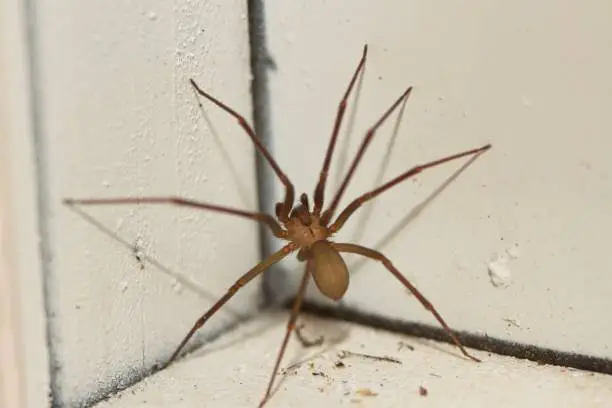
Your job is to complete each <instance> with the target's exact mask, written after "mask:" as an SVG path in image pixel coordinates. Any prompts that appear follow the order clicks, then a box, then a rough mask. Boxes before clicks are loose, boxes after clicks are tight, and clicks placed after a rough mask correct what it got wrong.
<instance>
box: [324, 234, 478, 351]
mask: <svg viewBox="0 0 612 408" xmlns="http://www.w3.org/2000/svg"><path fill="white" fill-rule="evenodd" d="M332 245H333V247H334V248H336V250H338V252H348V253H353V254H358V255H362V256H365V257H367V258H370V259H373V260H375V261H380V262H381V263H382V264H383V265H384V266H385V267H386V268H387V269H388V270H389V272H391V273H392V274H393V276H395V277H396V278H397V279H398V280H399V281H400V282H401V283H402V284H403V285H404V286H405V287H406V288H407V289H408V290H410V292H411V293H412V294H413V295H414V296H415V297H416V298H417V299H418V300H419V302H421V304H422V305H423V307H425V309H427V310H429V311H430V312H431V313H432V314H433V315H434V317H435V318H436V320H437V321H438V322H439V323H440V325H442V327H443V328H444V330H445V331H446V333H448V335H449V336H450V338H451V339H452V340H453V342H454V343H455V345H457V347H459V350H461V352H462V353H463V355H464V356H466V357H468V358H469V359H471V360H474V361H476V362H480V360H479V359H478V358H476V357H474V356H472V355H471V354H470V353H468V351H467V350H466V349H465V347H463V344H461V342H460V341H459V338H457V336H456V335H455V333H453V331H452V330H451V328H450V327H448V324H446V322H445V321H444V319H443V318H442V316H440V313H438V311H437V310H436V308H435V307H434V305H432V304H431V302H430V301H429V300H427V298H425V296H423V295H422V294H421V292H419V290H418V289H417V288H416V287H415V286H414V285H413V284H412V283H410V281H409V280H408V279H406V277H405V276H404V275H402V274H401V272H400V271H398V270H397V268H396V267H395V266H393V264H392V263H391V261H390V260H389V259H388V258H387V257H386V256H384V255H383V254H382V253H380V252H378V251H376V250H374V249H370V248H366V247H364V246H361V245H356V244H347V243H344V244H338V243H332Z"/></svg>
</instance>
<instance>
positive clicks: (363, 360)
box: [99, 312, 612, 408]
mask: <svg viewBox="0 0 612 408" xmlns="http://www.w3.org/2000/svg"><path fill="white" fill-rule="evenodd" d="M286 319H287V315H286V314H285V313H282V312H278V313H266V314H262V315H261V316H260V317H258V318H257V319H255V320H254V321H251V322H248V323H245V324H244V325H242V326H240V327H239V328H237V329H236V330H234V331H232V332H230V333H228V334H226V335H225V336H223V337H222V338H221V339H219V340H217V341H215V342H212V343H210V344H207V345H206V346H204V347H203V348H202V349H200V350H198V351H196V352H195V353H193V354H192V355H190V356H188V357H186V358H185V359H183V360H182V361H179V362H178V363H176V364H174V365H173V366H171V367H169V368H168V369H166V370H164V371H162V372H159V373H157V374H155V375H153V376H151V377H149V378H147V379H145V380H144V381H142V382H141V383H139V384H136V385H135V386H134V387H132V388H130V389H127V390H125V391H123V392H122V393H121V394H119V395H117V396H115V397H113V398H112V399H110V400H108V401H105V402H103V403H101V404H99V408H128V407H129V408H137V407H142V408H144V407H149V408H152V407H173V408H174V407H175V408H182V407H184V408H187V407H189V408H191V407H204V408H208V407H234V408H240V407H250V408H255V407H257V406H258V404H259V401H260V398H261V396H262V395H263V392H264V390H265V388H266V386H267V383H268V378H269V376H270V372H271V369H272V366H273V363H274V359H275V356H276V352H277V349H278V347H279V345H280V343H281V341H282V337H283V334H284V331H285V324H286ZM300 324H303V325H304V326H303V329H302V333H303V336H304V337H306V338H309V339H312V340H315V339H317V338H318V337H319V336H323V337H324V340H323V344H321V345H319V346H313V347H309V348H304V347H303V346H302V344H301V343H300V342H298V341H297V340H296V339H295V338H293V339H292V340H291V341H290V346H289V347H288V349H287V352H286V354H285V359H284V360H283V363H282V365H281V367H282V369H281V370H280V375H279V376H278V377H277V381H276V385H275V392H274V394H273V396H272V397H271V399H270V400H269V402H268V404H267V405H266V408H274V407H295V408H300V407H304V408H306V407H308V408H312V407H336V406H350V407H353V406H354V407H413V408H419V407H427V408H437V407H444V408H451V407H461V408H468V407H496V408H506V407H507V408H510V407H512V408H528V407H556V408H563V407H576V408H578V407H589V408H598V407H602V408H603V407H612V376H607V375H603V374H596V373H591V372H584V371H579V370H575V369H568V368H564V367H555V366H546V365H538V364H537V363H534V362H530V361H525V360H518V359H515V358H511V357H505V356H498V355H492V354H490V353H486V352H479V351H474V354H475V355H476V356H477V357H479V358H481V359H482V360H483V362H482V363H474V362H472V361H469V360H467V359H465V358H463V357H462V355H461V354H460V353H459V352H458V350H457V349H455V348H454V347H453V346H451V345H449V344H444V343H437V342H434V341H430V340H424V339H419V338H414V337H409V336H403V335H398V334H394V333H388V332H385V331H381V330H375V329H371V328H368V327H363V326H359V325H355V324H352V323H345V322H340V321H335V320H324V319H320V318H316V317H313V316H303V317H302V318H301V319H300Z"/></svg>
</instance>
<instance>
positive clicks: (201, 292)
mask: <svg viewBox="0 0 612 408" xmlns="http://www.w3.org/2000/svg"><path fill="white" fill-rule="evenodd" d="M68 208H69V209H70V210H71V211H73V212H74V213H75V214H77V215H78V216H79V217H81V218H83V219H84V220H85V221H86V222H88V223H89V224H91V225H92V226H94V227H95V228H96V229H98V231H100V232H101V233H103V234H104V235H106V236H108V237H110V238H111V239H113V240H114V241H116V242H118V243H119V244H121V245H122V246H123V247H125V248H127V249H128V250H129V251H130V252H132V253H134V254H135V253H136V252H137V251H138V249H139V248H137V247H136V245H135V244H131V243H130V242H128V241H127V240H126V239H124V238H122V237H121V236H119V235H118V234H117V233H115V232H113V231H112V230H111V229H110V228H108V227H106V226H105V225H104V224H102V223H101V222H100V221H98V220H97V219H95V218H94V217H93V216H92V215H90V214H89V213H87V212H86V211H84V210H83V209H81V208H80V207H79V206H77V205H68ZM135 256H136V258H137V260H138V261H139V262H140V261H141V260H142V261H146V262H147V263H149V264H151V265H152V266H154V270H156V271H158V272H159V273H162V274H164V275H166V276H167V277H169V278H170V279H172V280H174V281H176V282H178V283H180V284H181V285H182V286H183V287H185V288H187V289H188V290H190V291H191V292H193V293H195V294H196V295H198V296H199V297H200V298H202V299H205V300H207V301H209V302H216V301H217V300H218V299H219V296H217V295H214V294H212V293H211V292H209V291H207V290H206V289H204V288H202V286H201V285H200V284H198V283H197V282H194V281H193V280H191V279H189V278H187V277H186V276H184V275H182V274H180V273H177V272H175V271H173V270H172V269H171V268H170V267H168V266H166V265H164V264H163V263H161V262H160V261H158V260H157V259H155V258H153V257H151V256H149V255H147V254H145V253H142V252H140V253H138V255H135ZM223 311H225V312H227V313H228V314H230V315H232V317H233V318H235V319H236V320H238V321H241V320H244V319H245V318H246V315H244V314H241V313H239V312H238V311H236V310H233V309H232V308H231V307H229V306H226V307H224V308H223Z"/></svg>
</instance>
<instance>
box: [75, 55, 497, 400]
mask: <svg viewBox="0 0 612 408" xmlns="http://www.w3.org/2000/svg"><path fill="white" fill-rule="evenodd" d="M367 51H368V48H367V45H366V46H364V48H363V55H362V57H361V60H360V61H359V65H358V66H357V69H356V70H355V72H354V74H353V76H352V79H351V81H350V83H349V85H348V87H347V89H346V91H345V93H344V96H343V97H342V100H341V101H340V104H339V105H338V111H337V115H336V119H335V122H334V127H333V130H332V134H331V138H330V141H329V145H328V147H327V151H326V153H325V159H324V161H323V167H322V169H321V172H320V175H319V182H318V183H317V186H316V188H315V191H314V205H313V206H312V210H311V209H310V203H309V200H308V196H307V195H306V194H305V193H303V194H302V195H300V197H299V203H298V204H296V205H295V206H294V198H295V191H294V188H293V184H292V183H291V181H290V180H289V178H288V177H287V176H286V175H285V173H283V171H282V170H281V169H280V167H279V166H278V164H277V163H276V161H275V160H274V159H273V158H272V156H271V155H270V152H269V151H268V150H267V149H266V148H265V147H264V146H263V145H262V144H261V142H260V140H259V138H258V137H257V136H256V135H255V131H254V130H253V128H252V127H251V126H250V125H249V124H248V123H247V121H246V119H245V118H244V117H243V116H242V115H240V114H239V113H237V112H236V111H234V110H233V109H232V108H230V107H229V106H227V105H225V104H224V103H223V102H221V101H219V100H218V99H216V98H215V97H213V96H211V95H210V94H208V93H207V92H205V91H203V90H202V89H200V87H199V86H198V85H197V84H196V83H195V82H194V81H193V80H192V79H191V80H190V82H191V85H193V87H194V89H195V90H196V92H197V93H198V94H200V95H201V96H202V97H204V98H206V99H208V100H209V101H210V102H212V103H214V104H215V105H217V106H218V107H219V108H221V109H223V110H224V111H225V112H227V113H228V114H230V115H231V116H233V117H234V118H236V120H237V121H238V123H239V124H240V126H241V127H242V128H243V129H244V130H245V132H246V133H247V134H248V135H249V137H250V138H251V140H252V142H253V143H254V144H255V147H256V148H257V150H258V151H259V152H260V153H261V154H263V156H264V157H265V158H266V160H267V162H268V163H269V164H270V166H272V169H273V170H274V173H276V176H277V177H278V178H279V179H280V181H281V183H282V184H283V185H284V188H285V197H284V200H283V201H282V202H278V203H277V204H276V208H275V212H276V219H275V218H274V217H272V216H271V215H269V214H266V213H262V212H251V211H244V210H239V209H234V208H230V207H225V206H220V205H215V204H209V203H203V202H199V201H193V200H187V199H183V198H180V197H134V198H94V199H66V200H64V203H65V204H68V205H75V204H80V205H101V204H135V203H145V204H174V205H179V206H186V207H194V208H199V209H205V210H210V211H216V212H220V213H225V214H231V215H236V216H239V217H243V218H248V219H251V220H255V221H258V222H261V223H264V224H265V225H267V226H268V227H269V228H270V230H271V232H272V234H274V236H276V237H277V238H280V239H282V240H285V241H288V243H287V244H286V245H285V246H284V247H283V248H282V249H280V250H279V251H277V252H276V253H274V254H272V255H270V256H269V257H268V258H266V259H264V260H263V261H261V262H260V263H258V264H257V265H255V267H253V269H251V270H250V271H248V272H247V273H245V274H244V275H243V276H242V277H240V279H238V280H237V281H236V282H235V283H234V284H233V285H232V286H231V287H230V288H229V289H228V291H227V292H226V294H225V295H223V296H222V297H221V298H220V299H219V300H218V301H217V302H216V303H215V304H214V305H213V306H212V307H211V308H210V309H209V310H208V311H207V312H206V313H204V314H203V315H202V316H201V317H200V318H199V319H198V320H197V321H196V322H195V324H194V325H193V327H192V328H191V330H189V332H188V333H187V335H186V336H185V337H184V339H183V341H181V343H180V344H179V346H178V347H177V348H176V351H175V352H174V353H173V354H172V356H171V357H170V359H169V360H168V362H167V363H166V364H165V365H164V367H166V366H167V365H169V364H170V363H172V362H173V361H174V360H175V359H176V358H177V357H178V356H179V354H180V352H181V351H182V350H183V347H184V346H185V345H186V344H187V342H188V341H189V339H190V338H191V337H192V336H193V335H194V334H195V332H196V331H198V330H199V329H200V328H201V327H202V326H203V325H204V324H205V323H206V322H207V321H208V319H210V318H211V317H212V316H213V315H214V314H215V313H216V312H217V311H218V310H219V309H220V308H221V307H222V306H223V305H224V304H225V303H226V302H227V301H228V300H229V299H230V298H231V297H232V296H234V294H235V293H236V292H237V291H238V290H239V289H240V288H241V287H243V286H244V285H246V284H247V283H249V282H250V281H251V280H252V279H253V278H255V277H256V276H258V275H259V274H261V273H262V272H263V271H264V270H266V269H267V268H268V267H270V266H271V265H273V264H275V263H277V262H279V261H280V260H281V259H283V258H285V257H286V256H287V255H289V254H290V253H293V252H295V251H297V258H298V260H299V261H301V262H304V261H305V262H306V268H305V270H304V274H303V276H302V280H301V284H300V287H299V290H298V292H297V295H296V297H295V300H294V302H293V307H292V311H291V316H290V318H289V322H288V323H287V329H286V332H285V337H284V338H283V342H282V345H281V347H280V349H279V351H278V355H277V358H276V362H275V364H274V370H273V371H272V374H271V377H270V381H269V382H268V388H267V389H266V393H265V394H264V397H263V399H262V400H261V404H260V407H261V406H263V405H264V404H265V403H266V402H267V400H268V398H269V397H270V392H271V390H272V386H273V385H274V380H275V378H276V374H277V372H278V368H279V366H280V363H281V360H282V358H283V354H284V353H285V348H286V346H287V342H288V340H289V337H290V335H291V333H292V332H293V331H294V330H295V322H296V320H297V317H298V314H299V311H300V307H301V304H302V298H303V296H304V291H305V289H306V287H307V284H308V281H309V279H310V277H311V276H312V278H313V279H314V282H315V284H316V286H317V287H318V288H319V290H320V291H321V292H322V293H323V295H325V296H326V297H328V298H330V299H333V300H336V301H337V300H340V299H341V298H342V297H343V296H344V294H345V293H346V290H347V289H348V285H349V274H348V270H347V266H346V264H345V263H344V260H343V259H342V256H341V255H340V254H341V253H343V252H344V253H353V254H358V255H362V256H364V257H367V258H370V259H374V260H376V261H379V262H381V263H382V264H383V265H384V266H385V267H386V268H387V269H388V270H389V272H391V274H392V275H393V276H395V277H396V278H397V279H398V280H399V281H400V282H401V283H402V284H403V285H404V286H405V287H406V288H407V289H408V290H409V291H410V292H411V293H412V294H413V295H414V296H415V297H416V298H417V299H418V300H419V302H421V304H422V305H423V306H424V307H425V308H426V309H427V310H429V311H430V312H431V313H432V314H433V315H434V317H435V318H436V320H437V321H438V322H439V323H440V325H442V327H443V328H444V330H445V331H446V332H447V333H448V335H449V336H450V338H451V339H452V341H453V342H454V343H455V344H456V345H457V347H458V348H459V350H461V352H462V353H463V354H464V355H465V356H466V357H468V358H470V359H471V360H474V361H480V360H479V359H477V358H476V357H474V356H472V355H471V354H470V353H468V351H467V350H466V349H465V348H464V347H463V345H462V344H461V342H460V341H459V339H458V338H457V336H456V335H455V334H454V333H453V331H452V330H451V329H450V328H449V326H448V325H447V324H446V322H445V321H444V319H443V318H442V316H441V315H440V314H439V313H438V311H437V310H436V308H435V307H434V306H433V305H432V304H431V303H430V302H429V301H428V300H427V299H426V298H425V296H423V295H422V294H421V292H419V291H418V289H417V288H416V287H414V286H413V285H412V283H410V281H408V279H406V278H405V277H404V276H403V275H402V274H401V273H400V272H399V271H398V270H397V269H396V268H395V266H393V264H392V263H391V261H390V260H389V259H387V258H386V257H385V256H384V255H383V254H381V253H380V252H378V251H376V250H374V249H370V248H366V247H363V246H360V245H357V244H352V243H336V242H332V241H330V239H329V238H331V237H332V236H333V234H334V233H336V232H338V231H339V230H340V229H341V228H342V226H343V225H344V223H346V221H347V220H348V219H349V218H350V217H351V215H352V214H353V213H354V212H355V211H357V209H359V207H361V205H362V204H364V203H365V202H366V201H369V200H371V199H373V198H374V197H376V196H378V195H379V194H381V193H383V192H385V191H387V190H389V189H390V188H391V187H393V186H395V185H397V184H399V183H401V182H402V181H404V180H407V179H408V178H411V177H413V176H415V175H416V174H418V173H420V172H422V171H424V170H426V169H429V168H432V167H435V166H438V165H440V164H442V163H446V162H449V161H452V160H456V159H459V158H462V157H466V156H474V155H477V154H480V153H482V152H484V151H486V150H488V149H489V148H490V147H491V145H490V144H487V145H485V146H482V147H479V148H477V149H472V150H467V151H464V152H461V153H457V154H453V155H451V156H447V157H444V158H441V159H438V160H434V161H430V162H427V163H424V164H420V165H418V166H414V167H413V168H411V169H409V170H408V171H406V172H404V173H402V174H400V175H399V176H397V177H395V178H394V179H392V180H390V181H388V182H386V183H384V184H383V185H381V186H379V187H377V188H375V189H374V190H372V191H369V192H367V193H365V194H363V195H361V196H359V197H357V198H356V199H355V200H353V201H352V202H351V203H350V204H349V205H348V206H347V207H346V208H345V209H344V210H343V211H342V212H340V215H338V217H337V218H336V219H335V220H334V221H333V222H332V218H333V216H334V213H335V212H336V209H337V206H338V203H339V202H340V199H341V198H342V195H343V194H344V191H345V190H346V187H347V185H348V183H349V181H350V180H351V178H352V176H353V173H354V172H355V169H356V168H357V165H358V164H359V162H360V160H361V158H362V156H363V154H364V153H365V151H366V149H367V147H368V145H369V144H370V142H371V140H372V138H373V137H374V134H375V132H376V130H377V129H378V128H379V127H380V126H381V125H382V124H383V123H384V122H385V120H387V118H388V117H389V116H390V115H391V113H392V112H393V111H394V110H395V109H396V108H397V107H398V106H399V105H400V104H401V103H402V102H403V101H405V100H407V99H408V97H409V96H410V92H411V91H412V87H409V88H408V89H406V90H405V91H404V92H403V93H402V94H401V95H400V97H399V98H398V99H397V100H396V101H395V102H394V103H393V104H392V105H391V106H390V107H389V108H388V109H387V110H386V111H385V112H384V113H383V115H382V116H381V117H380V119H378V121H377V122H376V123H375V124H374V125H373V126H372V127H371V128H370V129H369V130H368V132H367V133H366V135H365V137H364V139H363V141H362V142H361V145H360V147H359V150H358V152H357V154H356V155H355V158H354V159H353V161H352V163H351V165H350V167H349V170H348V173H347V175H346V176H345V178H344V180H343V182H342V184H341V185H340V188H339V189H338V191H337V192H336V194H335V196H334V198H333V200H332V201H331V204H330V205H329V207H327V209H325V210H324V211H323V204H324V201H325V200H324V195H325V194H324V193H325V184H326V182H327V177H328V172H329V166H330V163H331V158H332V155H333V152H334V147H335V146H336V140H337V138H338V132H339V129H340V125H341V123H342V118H343V117H344V113H345V110H346V105H347V100H348V98H349V95H350V94H351V91H352V89H353V87H354V85H355V82H356V80H357V78H358V76H359V73H360V72H361V71H362V70H363V68H364V65H365V61H366V55H367Z"/></svg>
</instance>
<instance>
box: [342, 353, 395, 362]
mask: <svg viewBox="0 0 612 408" xmlns="http://www.w3.org/2000/svg"><path fill="white" fill-rule="evenodd" d="M347 357H361V358H365V359H369V360H375V361H384V362H387V363H393V364H402V362H401V361H400V360H398V359H397V358H393V357H389V356H374V355H371V354H364V353H355V352H353V351H348V350H341V351H340V352H339V353H338V358H340V359H344V358H347Z"/></svg>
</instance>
